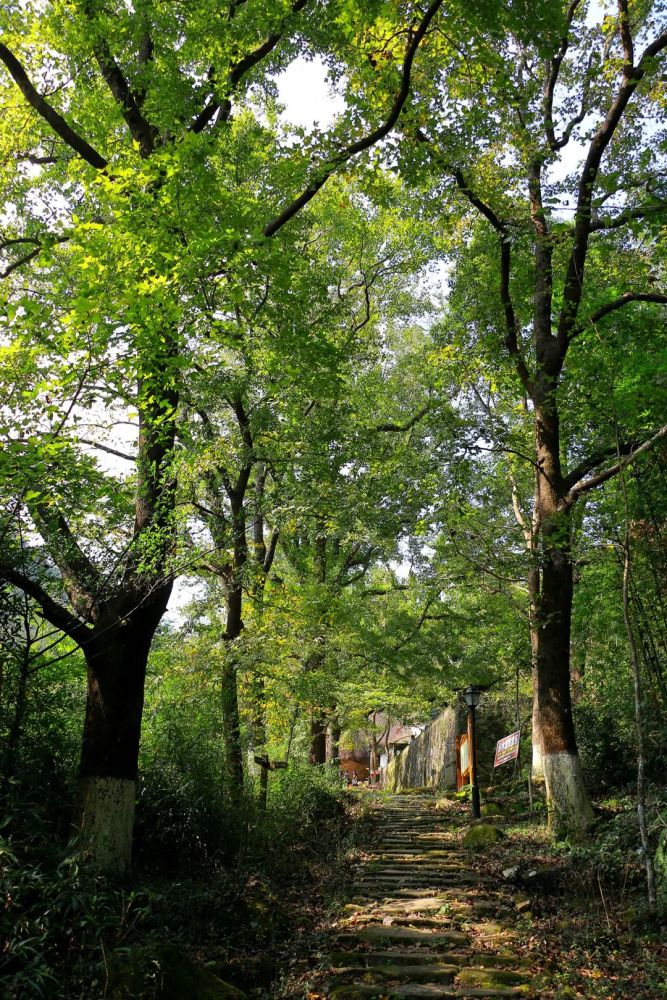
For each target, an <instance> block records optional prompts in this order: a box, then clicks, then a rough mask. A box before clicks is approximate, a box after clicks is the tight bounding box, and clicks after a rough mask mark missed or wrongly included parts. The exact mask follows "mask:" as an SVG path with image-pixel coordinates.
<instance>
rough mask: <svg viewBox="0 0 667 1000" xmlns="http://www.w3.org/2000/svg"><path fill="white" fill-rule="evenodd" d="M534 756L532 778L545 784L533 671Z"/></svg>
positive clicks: (535, 782) (537, 782) (536, 782)
mask: <svg viewBox="0 0 667 1000" xmlns="http://www.w3.org/2000/svg"><path fill="white" fill-rule="evenodd" d="M532 741H533V742H532V746H533V758H532V763H531V771H530V774H531V780H532V781H533V784H536V785H543V784H544V755H543V753H542V733H541V731H540V714H539V710H538V705H537V682H536V679H535V672H534V671H533V726H532Z"/></svg>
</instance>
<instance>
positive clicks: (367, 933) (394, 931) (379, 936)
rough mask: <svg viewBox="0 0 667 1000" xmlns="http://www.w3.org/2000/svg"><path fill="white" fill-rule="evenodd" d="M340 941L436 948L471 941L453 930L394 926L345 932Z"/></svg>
mask: <svg viewBox="0 0 667 1000" xmlns="http://www.w3.org/2000/svg"><path fill="white" fill-rule="evenodd" d="M337 937H338V940H339V941H340V942H345V943H346V944H349V943H350V942H351V941H354V942H356V943H358V942H359V941H370V942H375V941H378V942H385V941H401V942H403V943H404V944H405V943H406V942H409V943H410V944H414V945H422V946H423V945H427V946H429V947H431V948H435V947H437V946H438V945H442V944H463V945H465V944H467V943H468V942H469V940H470V938H469V937H468V935H467V934H463V933H462V932H461V931H452V930H417V929H416V928H414V927H400V926H399V927H397V926H395V925H394V924H371V925H370V926H369V927H361V928H359V929H358V930H355V932H354V933H349V932H345V931H344V932H343V933H342V934H339V935H338V936H337Z"/></svg>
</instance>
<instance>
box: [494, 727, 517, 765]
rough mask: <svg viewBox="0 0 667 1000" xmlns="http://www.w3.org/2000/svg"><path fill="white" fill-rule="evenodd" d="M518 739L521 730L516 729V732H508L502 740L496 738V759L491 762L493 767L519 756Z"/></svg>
mask: <svg viewBox="0 0 667 1000" xmlns="http://www.w3.org/2000/svg"><path fill="white" fill-rule="evenodd" d="M520 739H521V732H520V730H517V732H516V733H510V734H509V736H504V737H503V739H502V740H498V742H497V743H496V759H495V760H494V762H493V766H494V767H500V765H501V764H506V763H507V761H508V760H516V758H517V757H518V756H519V740H520Z"/></svg>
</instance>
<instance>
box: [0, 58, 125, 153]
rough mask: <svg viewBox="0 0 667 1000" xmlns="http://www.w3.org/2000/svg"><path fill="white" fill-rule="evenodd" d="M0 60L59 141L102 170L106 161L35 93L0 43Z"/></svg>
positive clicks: (20, 67) (26, 75) (24, 73)
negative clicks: (62, 141)
mask: <svg viewBox="0 0 667 1000" xmlns="http://www.w3.org/2000/svg"><path fill="white" fill-rule="evenodd" d="M0 60H2V62H3V63H4V64H5V66H6V67H7V69H8V70H9V73H10V75H11V76H12V78H13V80H14V82H15V83H16V85H17V87H18V88H19V90H20V91H21V93H22V94H23V96H24V97H25V99H26V101H27V102H28V104H30V105H31V106H32V107H33V108H34V109H35V111H36V112H37V114H38V115H39V116H40V117H41V118H43V119H44V121H45V122H47V123H48V124H49V125H50V126H51V128H52V129H53V131H54V132H56V133H57V134H58V135H59V136H60V138H61V139H63V140H64V141H65V142H66V143H67V145H68V146H70V148H71V149H73V150H74V151H75V153H78V154H79V156H80V157H82V159H84V160H85V161H86V163H89V164H90V165H91V167H95V168H96V169H97V170H103V169H104V168H105V167H106V165H107V161H106V160H105V159H104V157H103V156H102V155H101V154H100V153H98V152H97V150H96V149H94V148H93V147H92V146H91V145H90V143H88V142H86V140H85V139H84V138H83V137H82V136H80V135H79V133H78V132H76V131H75V130H74V129H73V128H71V126H69V125H68V124H67V122H66V121H65V119H64V118H63V117H62V115H59V114H58V112H57V111H56V109H55V108H53V107H51V105H50V104H49V103H48V102H47V101H45V100H44V98H43V97H42V96H41V95H40V94H38V93H37V91H36V90H35V87H34V86H33V84H32V83H31V81H30V79H29V77H28V74H27V73H26V71H25V70H24V68H23V66H22V65H21V63H20V62H19V61H18V59H17V58H16V56H15V55H14V53H13V52H10V50H9V49H8V48H7V46H6V45H3V44H2V43H1V42H0Z"/></svg>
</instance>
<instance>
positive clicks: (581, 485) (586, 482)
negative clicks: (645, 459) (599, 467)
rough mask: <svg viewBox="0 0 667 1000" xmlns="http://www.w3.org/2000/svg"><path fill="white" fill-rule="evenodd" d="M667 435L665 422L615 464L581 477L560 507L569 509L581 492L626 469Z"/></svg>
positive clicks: (593, 487)
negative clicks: (583, 477)
mask: <svg viewBox="0 0 667 1000" xmlns="http://www.w3.org/2000/svg"><path fill="white" fill-rule="evenodd" d="M664 437H667V424H665V425H664V427H661V428H660V430H659V431H658V432H657V433H656V434H654V435H653V437H650V438H649V439H648V441H644V443H643V444H641V445H640V446H639V447H638V448H635V450H634V451H633V452H631V453H630V454H629V455H628V456H627V457H626V458H622V459H621V460H620V461H618V462H616V464H615V465H612V466H610V468H608V469H604V471H603V472H599V473H598V474H597V475H596V476H591V478H590V479H581V480H579V482H578V483H575V484H574V486H572V488H571V489H570V490H568V492H567V494H566V496H564V497H563V499H562V501H561V503H560V508H561V510H569V509H570V507H572V505H573V504H574V503H575V502H576V501H577V500H578V499H579V497H580V496H581V495H582V494H583V493H588V492H589V491H590V490H594V489H596V488H597V487H598V486H602V484H603V483H606V482H607V481H608V480H609V479H613V477H614V476H617V475H618V473H619V472H622V471H623V469H626V468H627V467H628V465H630V464H631V463H632V462H634V461H635V460H636V459H637V458H639V456H640V455H643V454H644V452H646V451H649V450H650V449H651V448H653V447H654V446H655V445H656V444H657V443H658V442H659V441H661V440H662V438H664Z"/></svg>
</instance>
